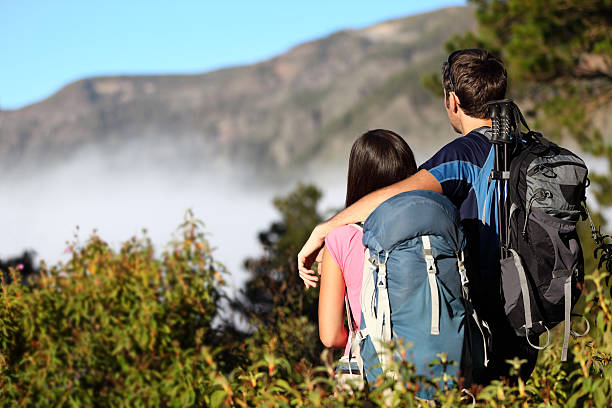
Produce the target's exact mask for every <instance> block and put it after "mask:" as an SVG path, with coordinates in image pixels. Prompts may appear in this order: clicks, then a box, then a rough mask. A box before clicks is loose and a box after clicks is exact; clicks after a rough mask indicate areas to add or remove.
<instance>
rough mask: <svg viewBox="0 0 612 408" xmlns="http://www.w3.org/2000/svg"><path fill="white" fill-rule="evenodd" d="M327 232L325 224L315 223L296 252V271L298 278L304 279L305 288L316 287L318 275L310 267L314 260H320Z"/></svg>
mask: <svg viewBox="0 0 612 408" xmlns="http://www.w3.org/2000/svg"><path fill="white" fill-rule="evenodd" d="M328 232H329V231H328V229H327V228H326V227H325V224H319V225H317V226H316V227H315V229H314V230H313V231H312V233H311V234H310V237H309V238H308V241H306V243H305V244H304V246H303V247H302V249H301V250H300V252H299V253H298V256H297V262H298V271H299V273H300V278H302V280H303V281H304V285H305V286H306V289H308V288H310V287H313V288H315V287H317V281H318V280H319V277H318V276H317V275H316V273H315V271H313V270H312V269H311V268H312V265H313V264H314V263H315V262H321V256H322V254H323V246H324V244H325V237H326V236H327V233H328Z"/></svg>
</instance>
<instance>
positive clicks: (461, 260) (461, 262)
mask: <svg viewBox="0 0 612 408" xmlns="http://www.w3.org/2000/svg"><path fill="white" fill-rule="evenodd" d="M457 266H458V269H459V275H460V276H461V291H462V294H463V299H464V300H465V306H466V308H467V312H468V313H469V314H470V315H471V316H472V319H474V322H476V326H477V327H478V330H479V331H480V335H481V336H482V347H483V349H484V350H483V351H484V366H485V367H487V366H488V365H489V353H488V347H489V342H488V339H489V338H491V329H489V325H488V324H487V322H485V321H484V320H483V321H482V322H481V320H480V318H479V317H478V314H477V313H476V310H475V309H474V306H473V305H472V299H471V298H470V290H469V288H468V286H467V284H468V283H470V281H469V280H468V277H467V271H466V269H465V255H464V253H463V251H462V252H461V254H457ZM483 328H484V329H486V330H487V332H488V333H489V336H488V337H487V335H485V331H484V329H483Z"/></svg>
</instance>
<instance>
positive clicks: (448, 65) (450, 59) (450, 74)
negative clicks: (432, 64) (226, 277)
mask: <svg viewBox="0 0 612 408" xmlns="http://www.w3.org/2000/svg"><path fill="white" fill-rule="evenodd" d="M461 51H464V50H455V51H453V52H451V53H450V55H449V56H448V58H447V59H446V66H447V67H448V80H449V82H450V89H449V92H451V91H452V92H455V84H454V83H453V73H452V71H451V66H452V65H451V64H452V61H453V59H454V58H455V57H456V56H457V54H459V53H460V52H461Z"/></svg>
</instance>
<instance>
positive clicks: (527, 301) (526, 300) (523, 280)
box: [510, 249, 533, 332]
mask: <svg viewBox="0 0 612 408" xmlns="http://www.w3.org/2000/svg"><path fill="white" fill-rule="evenodd" d="M510 252H511V253H512V258H513V259H514V265H515V266H516V270H517V272H518V278H519V283H520V285H521V294H522V295H523V309H525V330H526V331H527V332H528V331H529V329H531V328H532V327H533V321H532V320H531V298H530V297H529V287H528V286H527V275H525V269H523V264H522V263H521V258H520V257H519V254H518V253H517V252H516V251H515V250H514V249H510Z"/></svg>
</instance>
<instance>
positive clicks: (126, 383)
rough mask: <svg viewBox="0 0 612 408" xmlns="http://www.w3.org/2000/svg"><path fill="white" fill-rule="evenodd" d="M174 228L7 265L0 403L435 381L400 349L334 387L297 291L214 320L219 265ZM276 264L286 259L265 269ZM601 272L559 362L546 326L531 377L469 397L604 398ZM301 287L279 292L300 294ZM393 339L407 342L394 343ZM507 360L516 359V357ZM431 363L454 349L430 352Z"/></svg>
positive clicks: (276, 393) (256, 397)
mask: <svg viewBox="0 0 612 408" xmlns="http://www.w3.org/2000/svg"><path fill="white" fill-rule="evenodd" d="M301 191H302V192H307V193H309V194H310V193H312V191H310V190H308V189H305V190H304V189H303V188H302V190H301ZM290 197H292V198H296V196H295V195H291V196H290ZM180 232H181V233H180V236H179V238H178V239H176V240H175V241H173V242H172V243H171V244H170V245H169V246H168V248H167V249H166V250H165V251H164V252H163V253H161V254H160V255H159V256H156V254H155V251H154V249H153V247H152V245H151V243H150V241H149V240H148V239H146V238H142V239H131V240H129V241H127V242H126V243H124V244H123V245H122V246H121V249H120V250H118V251H114V250H113V249H111V248H110V247H109V246H108V245H107V244H106V243H105V242H104V241H102V240H101V239H100V238H99V237H98V236H96V235H94V236H92V237H91V238H90V239H89V240H88V241H87V242H86V243H85V244H84V245H77V244H73V245H70V246H69V247H68V250H69V251H70V252H71V254H72V257H71V259H70V260H69V261H68V262H67V263H65V264H59V265H56V266H52V267H46V266H45V265H43V266H42V271H41V276H40V278H37V279H34V280H31V281H30V282H29V283H27V284H24V283H22V282H20V279H19V277H18V272H19V271H18V268H10V271H8V272H9V274H10V275H12V279H11V283H8V282H4V281H3V282H2V286H1V287H0V289H1V290H0V406H147V407H148V406H153V407H154V406H181V407H184V406H211V407H221V406H233V407H259V406H268V407H289V406H306V407H311V406H325V407H345V406H346V407H351V406H353V407H356V406H359V407H362V406H383V405H387V406H398V407H399V406H402V407H403V406H408V407H410V406H413V407H417V406H422V402H421V401H418V400H417V399H416V398H415V394H416V392H417V390H418V389H419V387H423V386H427V387H435V383H434V382H431V381H426V380H424V379H423V378H420V377H417V376H415V370H414V367H413V366H412V365H411V364H410V363H408V362H406V361H400V362H395V363H394V364H393V365H392V367H391V370H393V371H394V372H395V373H396V374H397V379H396V380H394V379H392V378H391V377H388V376H381V377H380V378H379V379H378V381H377V383H376V387H375V388H373V389H371V390H370V389H369V388H366V389H363V390H360V389H358V388H357V387H353V388H352V390H351V391H346V390H341V389H339V388H338V386H337V385H336V381H335V378H334V367H333V365H334V361H335V358H334V355H333V353H331V352H330V351H329V350H324V351H323V353H322V354H321V357H320V360H319V359H318V356H317V358H315V357H313V355H314V351H315V350H318V349H320V347H321V345H320V343H319V339H318V333H317V330H316V322H315V321H313V318H312V316H311V313H310V307H308V308H304V309H300V308H299V307H297V306H298V303H296V302H297V299H287V300H286V302H285V304H283V302H282V299H280V298H277V299H274V300H273V301H272V302H271V303H270V304H271V305H272V311H271V312H270V313H269V314H268V315H267V316H266V319H265V323H264V321H263V320H261V319H258V318H257V315H256V314H254V315H252V316H251V318H252V320H251V321H250V323H251V325H252V331H251V332H249V333H241V332H240V331H238V330H237V329H236V328H232V327H228V326H223V325H221V324H220V323H219V322H221V320H220V319H219V312H220V311H219V305H220V300H221V299H222V297H223V295H222V293H221V288H222V286H223V274H224V269H223V267H222V266H221V265H219V264H218V263H217V262H215V261H214V258H213V257H212V255H211V248H210V246H209V244H208V242H207V241H206V239H205V236H204V233H203V231H202V226H201V223H200V222H198V221H197V220H195V219H194V218H193V215H192V214H191V213H188V214H187V216H186V219H185V222H184V224H183V225H182V226H181V228H180ZM276 242H283V241H281V240H278V241H276ZM281 257H282V256H281V255H279V259H280V258H281ZM291 261H292V260H291ZM287 262H289V260H288V261H287ZM278 268H281V269H283V268H284V266H283V265H281V264H276V265H275V266H273V267H272V270H275V271H278V270H279V269H278ZM288 271H289V272H290V271H291V269H288ZM259 272H261V270H259ZM289 272H287V273H289ZM607 276H608V275H607V274H605V273H603V272H600V271H594V272H593V273H591V274H589V275H587V282H586V288H587V289H585V296H584V311H585V315H586V316H587V317H588V318H589V320H590V322H591V331H590V333H589V334H588V335H587V336H586V337H583V338H579V339H575V340H572V342H571V349H570V355H569V361H568V362H567V363H562V362H561V361H560V350H561V346H560V343H561V340H562V335H561V334H560V330H559V329H557V331H558V332H559V333H557V335H556V336H555V339H556V344H554V345H553V346H551V347H550V348H548V349H547V350H545V351H543V352H541V353H540V358H539V361H538V365H537V367H536V369H535V371H534V373H533V374H532V376H531V378H530V379H528V380H527V381H524V380H523V379H519V380H518V382H517V383H510V382H509V381H507V380H503V379H502V380H499V381H495V382H494V383H492V384H490V385H488V386H486V387H484V388H483V387H473V388H472V389H471V390H470V392H471V394H472V395H473V396H474V398H475V404H476V405H477V406H482V407H489V406H493V407H527V406H543V407H557V406H563V407H566V406H567V407H583V406H584V407H607V406H610V405H611V404H612V400H611V399H610V395H611V394H612V365H611V364H610V361H611V360H612V313H611V311H612V301H611V299H610V296H609V294H608V291H609V286H608V285H607V284H606V282H605V278H606V277H607ZM300 290H301V291H302V292H296V291H293V290H288V289H287V290H286V291H285V292H283V293H285V294H288V295H291V296H305V294H304V292H303V289H301V287H300ZM311 291H312V290H311ZM300 293H301V295H300ZM307 296H312V293H308V295H307ZM576 323H578V322H576ZM391 346H392V347H396V348H398V350H397V351H398V352H400V353H402V352H403V353H405V350H404V349H403V348H402V345H401V344H400V345H398V344H395V345H391ZM512 363H513V365H514V366H515V367H516V369H517V370H518V367H520V364H521V363H522V362H521V361H513V362H512ZM433 364H442V365H448V364H453V362H450V361H446V360H445V358H444V356H443V355H441V356H440V359H439V360H438V361H437V362H433ZM436 398H437V400H438V403H439V405H440V406H443V407H456V406H460V405H465V406H471V405H472V398H471V397H469V396H468V395H467V393H465V392H462V391H460V390H459V389H455V388H453V389H440V390H437V393H436Z"/></svg>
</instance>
